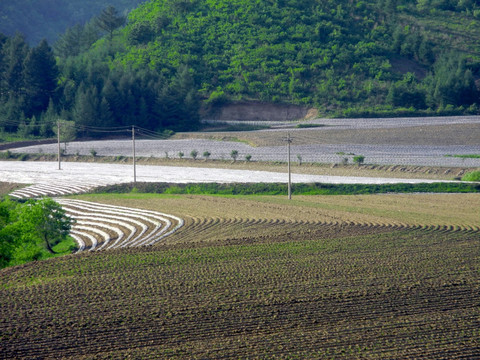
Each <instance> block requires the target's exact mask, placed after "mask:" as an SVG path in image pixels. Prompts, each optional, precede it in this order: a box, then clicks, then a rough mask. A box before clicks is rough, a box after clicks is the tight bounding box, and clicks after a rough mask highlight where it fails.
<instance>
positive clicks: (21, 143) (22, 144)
mask: <svg viewBox="0 0 480 360" xmlns="http://www.w3.org/2000/svg"><path fill="white" fill-rule="evenodd" d="M56 142H57V140H54V139H47V140H26V141H16V142H9V143H5V144H0V151H1V150H8V149H16V148H21V147H27V146H35V145H45V144H54V143H56Z"/></svg>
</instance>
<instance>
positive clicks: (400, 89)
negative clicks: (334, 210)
mask: <svg viewBox="0 0 480 360" xmlns="http://www.w3.org/2000/svg"><path fill="white" fill-rule="evenodd" d="M124 20H125V19H124V17H123V15H122V14H121V12H120V11H118V10H117V9H115V8H113V7H109V8H106V9H104V10H103V11H102V13H101V14H100V15H99V16H97V17H96V18H95V19H93V20H92V21H90V22H89V23H87V24H85V25H76V26H74V27H72V28H70V29H68V30H67V32H65V33H64V34H63V35H61V36H60V37H59V40H58V41H57V42H56V43H55V44H54V46H53V48H54V53H53V52H52V49H51V48H50V46H49V45H48V44H47V43H46V42H41V43H40V44H39V45H38V46H37V47H33V48H30V46H29V45H27V44H26V43H25V41H24V39H23V38H22V37H21V36H20V35H16V36H14V37H2V38H1V39H0V46H1V47H2V51H1V54H2V57H1V58H0V74H1V75H2V77H1V79H0V81H1V86H0V89H1V94H2V95H1V98H0V128H3V129H4V130H5V131H8V132H20V133H21V134H22V135H24V136H42V137H44V136H52V135H53V134H54V131H53V128H54V123H55V121H56V119H58V118H61V119H63V120H67V121H73V122H74V123H75V126H76V128H77V130H80V134H83V135H89V136H94V135H98V134H99V132H98V131H99V129H98V127H106V126H108V127H117V130H116V131H119V132H120V131H123V130H124V129H126V127H128V126H131V125H137V126H141V127H144V128H146V129H148V130H150V131H159V132H162V131H164V130H165V129H170V130H174V131H178V130H182V131H184V130H195V129H197V128H198V120H199V118H200V112H201V109H202V111H203V112H208V111H209V110H211V109H215V108H217V107H219V106H221V105H222V104H224V103H227V102H231V101H249V100H257V101H258V100H260V101H264V102H273V103H292V104H298V105H302V106H306V107H316V108H318V110H319V113H320V114H321V115H325V116H337V117H338V116H348V117H356V116H404V115H452V114H477V113H478V109H479V108H478V106H479V103H480V100H479V91H478V87H477V85H476V79H478V78H479V77H480V61H479V59H480V44H479V43H478V42H477V41H476V39H478V37H479V35H480V4H478V3H477V2H465V1H459V2H457V1H432V2H426V1H423V0H421V1H418V2H415V1H409V0H398V1H390V0H388V1H385V0H378V1H374V0H368V1H365V2H363V1H361V2H349V1H346V0H341V1H335V2H333V1H325V2H319V1H314V0H306V1H296V0H290V1H286V0H275V1H274V0H272V1H253V2H252V1H240V0H228V1H196V0H152V1H149V2H147V3H145V4H144V5H142V6H140V7H139V8H137V9H135V10H134V11H132V12H131V13H130V14H129V16H128V19H126V21H124ZM123 24H126V25H125V26H124V25H123ZM102 34H103V35H104V36H103V37H102V38H100V39H99V36H100V35H102ZM33 53H37V55H36V57H35V56H33ZM29 54H32V55H29ZM54 55H55V56H54ZM26 59H30V60H29V61H27V60H26ZM42 64H47V69H50V71H49V72H44V71H42V72H40V71H39V70H38V69H40V65H42ZM42 66H43V65H42ZM53 85H54V86H53ZM119 127H121V129H120V128H119ZM100 134H102V133H100Z"/></svg>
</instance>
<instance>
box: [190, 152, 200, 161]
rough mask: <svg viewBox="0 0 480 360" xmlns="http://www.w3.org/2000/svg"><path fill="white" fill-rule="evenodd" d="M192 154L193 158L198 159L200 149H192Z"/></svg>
mask: <svg viewBox="0 0 480 360" xmlns="http://www.w3.org/2000/svg"><path fill="white" fill-rule="evenodd" d="M190 156H191V157H192V159H193V160H196V159H197V156H198V151H197V150H192V151H190Z"/></svg>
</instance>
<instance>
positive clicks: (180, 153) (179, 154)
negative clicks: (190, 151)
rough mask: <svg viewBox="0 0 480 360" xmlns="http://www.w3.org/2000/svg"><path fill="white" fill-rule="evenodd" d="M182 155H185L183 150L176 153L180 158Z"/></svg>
mask: <svg viewBox="0 0 480 360" xmlns="http://www.w3.org/2000/svg"><path fill="white" fill-rule="evenodd" d="M184 155H185V154H184V153H183V152H181V151H180V152H179V153H178V157H179V158H180V159H182V158H183V156H184Z"/></svg>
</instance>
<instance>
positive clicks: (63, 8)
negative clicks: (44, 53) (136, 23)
mask: <svg viewBox="0 0 480 360" xmlns="http://www.w3.org/2000/svg"><path fill="white" fill-rule="evenodd" d="M143 1H145V0H108V1H107V0H68V1H64V0H40V1H38V0H17V1H15V2H12V1H0V32H2V33H4V34H5V35H9V36H13V35H14V34H15V33H16V32H20V33H22V34H23V35H24V36H25V37H26V39H27V40H28V42H29V43H30V44H38V43H39V42H40V41H41V40H42V39H47V40H48V42H50V43H53V42H54V41H56V40H57V38H58V36H59V35H60V34H62V33H63V32H65V30H66V29H67V28H69V27H71V26H73V25H75V24H84V23H86V22H87V21H89V20H90V19H91V18H92V17H93V16H94V15H97V14H98V13H100V11H101V10H102V9H103V8H105V7H107V6H108V5H113V6H115V7H116V8H117V9H118V10H119V11H128V10H131V9H133V8H135V7H137V6H138V5H139V4H140V3H142V2H143ZM25 9H28V11H25Z"/></svg>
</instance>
